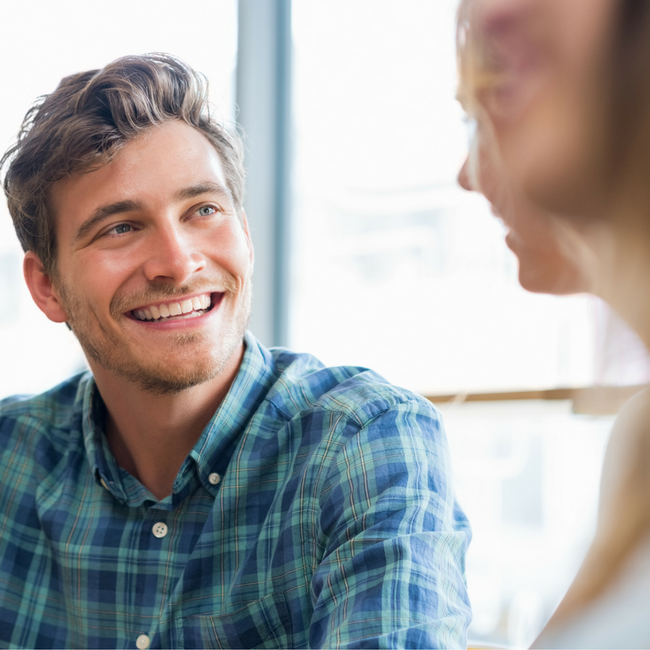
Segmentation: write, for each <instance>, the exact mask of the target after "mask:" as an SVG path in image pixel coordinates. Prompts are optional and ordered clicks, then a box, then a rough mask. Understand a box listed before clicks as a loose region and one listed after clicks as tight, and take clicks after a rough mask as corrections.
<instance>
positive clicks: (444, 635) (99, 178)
mask: <svg viewBox="0 0 650 650" xmlns="http://www.w3.org/2000/svg"><path fill="white" fill-rule="evenodd" d="M206 96H207V93H206V88H205V84H204V82H203V80H202V78H201V77H200V76H199V75H197V74H196V73H195V72H194V71H192V70H191V69H190V68H188V67H187V66H186V65H185V64H184V63H182V62H181V61H179V60H177V59H175V58H173V57H170V56H167V55H147V56H141V57H125V58H123V59H119V60H118V61H115V62H114V63H112V64H110V65H108V66H106V67H105V68H103V69H102V70H92V71H89V72H85V73H80V74H78V75H74V76H71V77H68V78H66V79H64V80H63V81H62V82H61V83H60V85H59V87H58V88H57V89H56V90H55V91H54V93H52V94H51V95H49V96H46V97H44V98H41V99H40V100H39V101H38V102H37V104H36V105H35V107H34V108H33V109H32V110H31V111H30V112H29V113H28V115H27V117H26V119H25V122H24V124H23V128H22V129H21V131H20V134H19V138H18V141H17V143H16V145H15V146H14V147H12V148H11V149H10V150H9V152H7V154H6V155H5V157H4V158H3V165H4V166H5V169H6V174H5V191H6V194H7V199H8V204H9V210H10V212H11V215H12V218H13V220H14V225H15V228H16V232H17V234H18V237H19V239H20V241H21V244H22V246H23V248H24V250H25V260H24V273H25V279H26V281H27V285H28V287H29V289H30V292H31V294H32V296H33V298H34V301H35V302H36V304H37V305H38V306H39V307H40V309H41V310H42V311H43V312H44V313H45V315H46V316H47V317H48V318H49V319H50V320H52V321H54V322H57V323H67V324H68V326H69V327H70V328H71V329H72V331H73V332H74V334H75V335H76V337H77V338H78V340H79V342H80V344H81V346H82V348H83V350H84V352H85V354H86V357H87V359H88V364H89V366H90V370H91V371H90V372H87V373H84V374H81V375H79V376H76V377H73V378H72V379H70V380H68V381H67V382H65V383H64V384H62V385H60V386H57V387H55V388H53V389H52V390H51V391H49V392H47V393H45V394H43V395H39V396H36V397H32V398H29V399H24V398H10V399H7V400H5V401H4V402H0V476H1V477H2V478H1V479H0V504H1V505H0V508H2V518H1V519H0V529H1V530H0V646H2V647H21V648H24V647H31V648H46V647H105V648H133V647H137V648H140V649H141V650H142V649H144V648H148V647H151V648H154V647H155V648H161V647H163V648H165V647H169V648H172V647H177V648H192V647H205V648H253V647H265V648H290V647H301V648H306V647H327V648H330V647H348V648H351V647H427V648H433V647H445V648H448V647H464V645H465V633H466V628H467V625H468V623H469V619H470V609H469V603H468V600H467V594H466V589H465V582H464V553H465V550H466V547H467V544H468V542H469V537H470V532H469V526H468V524H467V520H466V518H465V516H464V515H463V513H462V512H461V510H460V509H459V508H458V506H457V505H456V503H455V501H454V496H453V491H452V487H451V483H450V476H449V461H448V455H447V446H446V441H445V437H444V432H443V430H442V425H441V423H440V419H439V416H438V413H437V412H436V411H435V409H434V408H433V407H432V406H431V405H430V404H429V403H428V402H426V401H425V400H423V399H422V398H420V397H418V396H416V395H414V394H412V393H410V392H408V391H405V390H403V389H400V388H396V387H394V386H391V385H390V384H388V383H387V382H386V381H385V380H384V379H382V378H381V377H380V376H378V375H376V374H374V373H373V372H371V371H369V370H365V369H363V368H354V367H338V368H326V367H324V366H323V365H322V364H321V363H320V362H318V361H317V360H316V359H314V358H313V357H311V356H310V355H307V354H294V353H291V352H289V351H287V350H284V349H276V350H270V351H269V350H267V349H265V348H264V347H262V346H261V345H260V344H259V343H258V342H257V341H256V340H255V338H254V337H253V335H252V334H251V333H249V332H247V331H246V327H247V323H248V319H249V314H250V309H251V282H252V273H253V259H254V256H253V246H252V243H251V239H250V235H249V232H248V225H247V222H246V216H245V214H244V211H243V209H242V199H243V182H244V170H243V164H242V157H241V147H240V143H239V141H238V140H237V138H236V137H235V136H234V135H233V134H231V133H229V132H228V131H227V130H226V129H225V128H224V127H223V126H222V125H220V124H219V123H218V122H216V121H215V120H214V119H213V118H212V117H211V116H210V114H209V109H208V104H207V100H206ZM36 370H37V369H36Z"/></svg>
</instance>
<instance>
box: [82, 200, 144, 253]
mask: <svg viewBox="0 0 650 650" xmlns="http://www.w3.org/2000/svg"><path fill="white" fill-rule="evenodd" d="M141 209H142V204H141V203H139V202H138V201H131V200H126V201H117V202H115V203H110V204H109V205H103V206H101V207H100V208H97V209H96V210H95V211H94V212H93V213H92V214H91V215H90V217H88V219H86V220H85V221H84V222H83V223H82V224H81V225H80V226H79V228H78V229H77V232H76V233H75V236H74V238H73V242H74V243H76V242H78V241H80V240H82V239H84V238H85V237H86V236H87V235H88V233H89V232H90V231H91V230H92V229H93V228H94V227H95V226H96V225H97V224H98V223H100V222H101V221H103V220H104V219H107V218H108V217H112V216H113V215H115V214H121V213H122V212H134V211H136V210H141Z"/></svg>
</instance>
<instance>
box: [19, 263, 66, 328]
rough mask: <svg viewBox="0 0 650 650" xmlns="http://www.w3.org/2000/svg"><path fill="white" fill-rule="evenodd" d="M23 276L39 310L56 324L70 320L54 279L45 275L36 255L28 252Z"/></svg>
mask: <svg viewBox="0 0 650 650" xmlns="http://www.w3.org/2000/svg"><path fill="white" fill-rule="evenodd" d="M23 275H24V276H25V282H26V283H27V288H28V289H29V293H31V294H32V299H33V300H34V302H35V303H36V305H37V306H38V308H39V309H40V310H41V311H42V312H43V313H44V314H45V315H46V316H47V317H48V318H49V319H50V320H51V321H53V322H54V323H65V322H67V320H68V314H67V313H66V311H65V309H64V307H63V304H62V302H61V299H60V298H59V294H58V292H57V290H56V288H55V287H54V285H53V283H52V278H51V277H50V276H49V275H48V274H47V273H45V269H44V268H43V264H42V263H41V260H40V258H39V257H38V255H36V253H34V252H32V251H27V252H26V253H25V259H24V260H23Z"/></svg>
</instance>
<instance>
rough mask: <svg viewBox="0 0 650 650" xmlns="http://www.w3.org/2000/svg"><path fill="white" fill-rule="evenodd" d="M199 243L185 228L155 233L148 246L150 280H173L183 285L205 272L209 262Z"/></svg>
mask: <svg viewBox="0 0 650 650" xmlns="http://www.w3.org/2000/svg"><path fill="white" fill-rule="evenodd" d="M195 243H196V242H194V241H193V238H192V237H191V236H190V235H189V234H188V233H184V232H183V230H182V228H180V227H178V226H176V225H166V226H165V227H163V228H160V229H158V230H157V231H156V233H155V235H154V236H152V237H151V240H150V242H149V250H148V251H147V252H148V258H147V260H146V262H145V264H144V273H145V276H146V277H147V280H152V281H153V280H167V281H169V280H171V281H173V282H174V283H176V284H182V283H184V282H186V281H187V280H189V279H190V277H191V276H192V275H193V274H194V273H196V272H197V271H201V270H203V269H204V268H205V265H206V260H205V257H204V256H203V254H202V253H201V252H200V251H198V250H197V247H196V245H195Z"/></svg>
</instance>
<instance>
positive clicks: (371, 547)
mask: <svg viewBox="0 0 650 650" xmlns="http://www.w3.org/2000/svg"><path fill="white" fill-rule="evenodd" d="M319 517H320V518H319V523H320V533H321V545H322V548H323V554H322V559H321V562H320V564H319V566H318V567H317V570H316V572H315V574H314V576H313V579H312V584H311V595H312V601H313V605H314V613H313V617H312V621H311V626H310V634H309V644H310V647H311V648H465V647H466V634H467V627H468V625H469V622H470V620H471V609H470V604H469V599H468V596H467V590H466V584H465V575H464V574H465V552H466V550H467V546H468V544H469V541H470V538H471V532H470V528H469V524H468V521H467V518H466V517H465V515H464V514H463V512H462V510H461V509H460V507H459V506H458V505H457V504H456V502H455V499H454V495H453V488H452V484H451V472H450V464H449V454H448V449H447V442H446V438H445V434H444V430H443V427H442V423H441V420H440V417H439V414H438V412H437V411H436V410H435V409H434V408H433V407H432V406H430V405H429V404H426V403H423V402H421V401H417V400H413V401H411V402H407V403H402V404H399V405H397V406H394V407H392V408H390V409H388V410H387V411H385V412H383V413H381V414H380V415H378V416H377V417H375V418H374V419H372V420H371V421H370V422H368V423H367V424H365V425H364V426H361V427H357V431H356V435H351V436H349V437H347V439H346V440H345V443H344V444H343V446H342V448H341V450H340V452H339V453H338V454H337V457H336V463H335V464H334V465H333V466H332V467H330V468H329V471H328V473H327V477H326V480H325V482H324V485H323V489H322V492H321V497H320V513H319Z"/></svg>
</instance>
